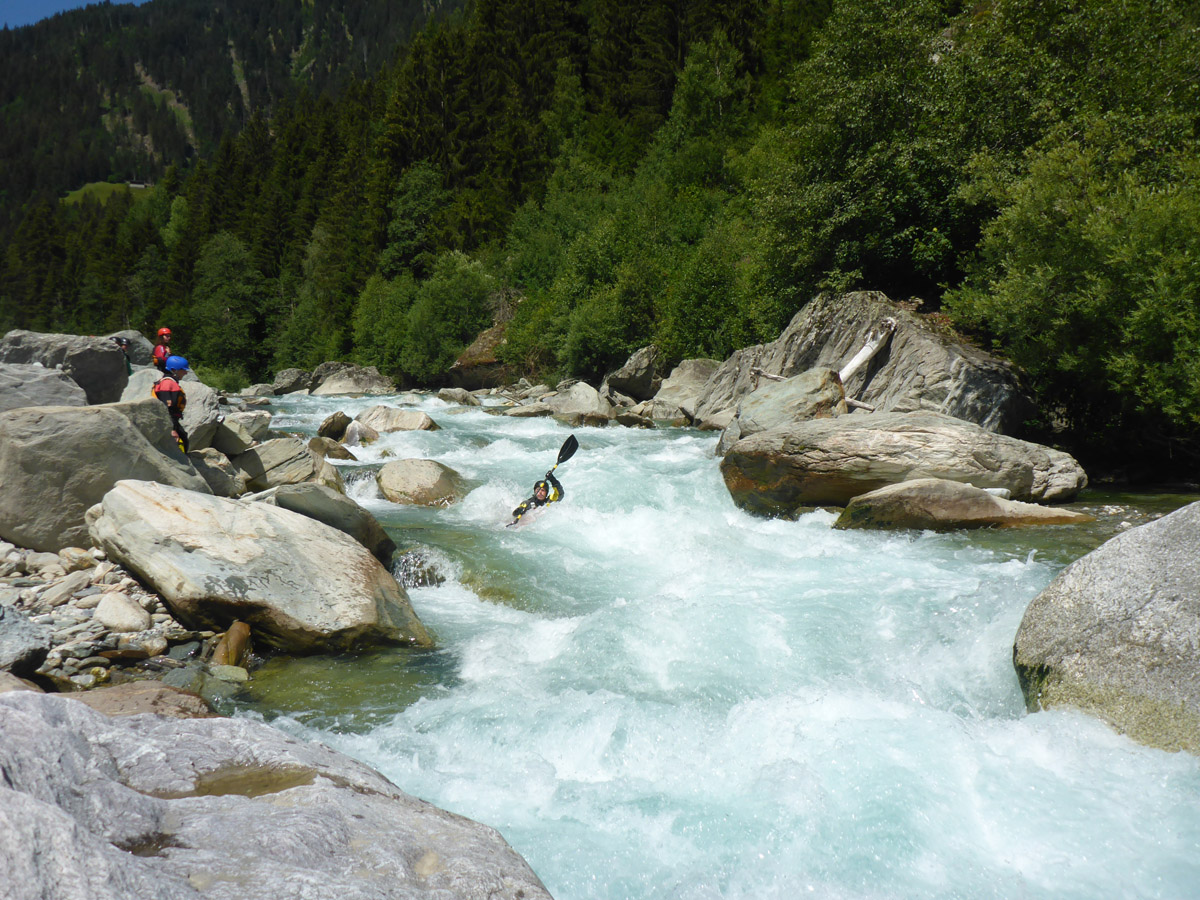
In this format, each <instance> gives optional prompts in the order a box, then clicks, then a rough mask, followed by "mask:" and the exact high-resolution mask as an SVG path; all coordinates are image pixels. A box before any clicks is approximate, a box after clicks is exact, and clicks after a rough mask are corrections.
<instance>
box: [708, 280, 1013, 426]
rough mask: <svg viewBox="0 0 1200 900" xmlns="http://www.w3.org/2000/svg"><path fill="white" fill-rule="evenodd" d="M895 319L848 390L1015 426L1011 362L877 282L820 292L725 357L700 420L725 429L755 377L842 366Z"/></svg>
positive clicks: (886, 408)
mask: <svg viewBox="0 0 1200 900" xmlns="http://www.w3.org/2000/svg"><path fill="white" fill-rule="evenodd" d="M887 319H892V320H894V321H895V323H896V327H895V330H894V332H893V333H892V336H891V338H890V341H889V343H888V344H887V345H886V346H885V347H884V348H883V349H882V350H881V351H880V352H879V353H878V355H876V356H875V357H874V358H873V359H872V360H871V362H870V363H869V364H868V365H866V366H864V367H862V368H860V369H859V370H858V371H857V372H856V373H855V374H854V375H852V376H851V377H850V380H849V383H848V384H846V385H845V389H846V396H847V397H849V398H853V399H855V400H859V401H862V402H864V403H867V404H869V405H870V406H872V407H874V408H875V410H876V411H878V412H911V411H916V410H928V411H931V412H939V413H942V414H943V415H948V416H953V417H955V418H959V419H964V420H966V421H968V422H974V423H975V424H977V425H979V426H980V427H982V428H985V429H987V430H988V431H996V432H1000V433H1012V432H1014V431H1016V430H1017V429H1019V427H1020V425H1021V423H1022V422H1023V421H1024V419H1025V418H1026V415H1027V411H1028V409H1029V401H1028V398H1027V397H1026V395H1025V393H1024V392H1023V390H1022V389H1021V387H1020V385H1019V382H1018V379H1017V376H1016V374H1015V372H1014V371H1013V369H1012V368H1011V366H1009V365H1008V364H1006V363H1004V362H1002V361H1000V360H998V359H996V358H995V357H993V356H990V355H989V354H987V353H984V352H982V351H980V350H977V349H975V348H974V347H971V346H969V345H967V344H964V343H962V342H961V341H958V340H956V339H954V338H952V337H948V336H945V335H943V334H940V333H938V332H936V331H933V330H932V329H931V328H930V327H929V326H927V325H926V323H925V322H924V321H923V320H922V319H921V318H920V317H919V316H916V315H914V314H913V313H911V312H908V311H907V310H905V309H902V308H901V307H899V306H896V305H895V304H893V303H892V302H891V301H890V300H888V298H887V297H886V296H885V295H883V294H881V293H879V292H877V291H864V292H859V293H852V294H842V295H840V296H834V295H831V294H822V295H820V296H819V297H817V298H816V299H814V300H813V301H812V302H811V303H809V304H808V305H806V306H805V307H804V308H803V309H802V310H800V312H798V313H797V314H796V315H795V317H794V318H793V319H792V321H791V323H790V324H789V325H788V327H787V328H786V329H784V331H783V333H782V334H780V336H779V338H778V339H776V340H775V341H774V342H772V343H770V344H759V345H757V346H754V347H747V348H745V349H743V350H739V351H737V352H736V353H734V354H733V356H731V357H730V358H729V359H728V360H726V361H725V362H724V363H723V364H722V365H721V368H720V369H719V370H718V371H717V372H715V373H714V374H713V376H712V378H711V379H710V381H709V382H708V384H707V385H706V387H705V389H704V393H703V395H702V396H701V397H700V399H699V400H698V402H697V406H696V411H695V418H696V424H697V425H699V426H700V427H702V428H724V427H725V426H726V425H728V424H729V422H730V420H731V419H732V417H733V414H734V411H735V410H736V408H737V404H738V401H740V400H741V398H742V397H744V396H745V395H746V394H749V393H750V392H751V391H752V390H753V389H754V386H755V383H756V382H757V380H758V377H757V376H756V375H755V373H754V369H756V368H757V369H761V370H762V371H764V372H766V373H768V374H770V375H782V376H784V377H785V378H786V377H790V376H792V375H796V374H798V373H800V372H803V371H805V370H806V369H812V368H816V367H824V368H829V369H834V370H840V369H841V368H842V366H844V365H845V364H846V363H847V362H848V361H849V360H850V359H851V358H852V357H853V356H854V355H855V354H856V353H857V351H858V350H859V349H861V348H862V346H863V345H864V344H865V343H866V342H867V340H868V338H869V337H870V336H872V335H873V334H877V333H878V331H879V329H880V327H881V326H882V325H883V323H884V321H885V320H887Z"/></svg>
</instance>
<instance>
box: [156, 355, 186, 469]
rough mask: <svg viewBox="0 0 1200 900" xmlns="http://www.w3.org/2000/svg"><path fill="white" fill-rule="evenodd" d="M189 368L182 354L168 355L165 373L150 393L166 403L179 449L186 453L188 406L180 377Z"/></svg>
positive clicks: (164, 368)
mask: <svg viewBox="0 0 1200 900" xmlns="http://www.w3.org/2000/svg"><path fill="white" fill-rule="evenodd" d="M187 370H188V361H187V360H186V359H184V358H183V357H182V356H168V357H167V358H166V359H165V360H164V361H163V371H164V372H165V374H164V375H163V377H162V378H160V379H159V380H158V381H156V382H154V385H153V386H152V387H151V388H150V393H152V394H153V395H154V396H155V397H157V398H158V399H159V400H161V401H162V402H163V403H165V404H166V406H167V412H168V413H169V414H170V416H171V424H172V425H173V426H174V431H172V432H171V434H172V436H173V437H174V438H175V439H176V440H177V441H179V449H180V450H182V451H183V452H184V453H187V450H188V435H187V432H186V431H184V430H183V411H184V409H185V408H186V407H187V395H186V394H184V392H183V386H182V385H181V384H180V383H179V379H181V378H183V376H184V373H186V372H187Z"/></svg>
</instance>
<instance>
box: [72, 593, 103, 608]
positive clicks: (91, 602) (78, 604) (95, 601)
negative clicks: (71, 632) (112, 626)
mask: <svg viewBox="0 0 1200 900" xmlns="http://www.w3.org/2000/svg"><path fill="white" fill-rule="evenodd" d="M103 596H104V595H103V594H99V593H96V594H88V595H87V596H86V597H82V598H80V599H79V600H76V601H75V602H74V603H72V604H71V605H72V606H74V607H75V608H76V609H95V608H96V607H97V606H99V605H100V599H101V598H102V597H103Z"/></svg>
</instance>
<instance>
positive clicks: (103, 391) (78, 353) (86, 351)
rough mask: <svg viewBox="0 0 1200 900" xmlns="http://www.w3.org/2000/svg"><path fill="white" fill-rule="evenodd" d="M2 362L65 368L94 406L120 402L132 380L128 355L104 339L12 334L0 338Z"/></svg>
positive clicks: (0, 357)
mask: <svg viewBox="0 0 1200 900" xmlns="http://www.w3.org/2000/svg"><path fill="white" fill-rule="evenodd" d="M0 362H4V363H26V364H29V363H41V364H42V365H43V366H45V367H46V368H48V369H53V368H54V367H56V366H61V367H62V370H63V373H64V374H66V375H67V376H68V377H70V378H71V380H72V381H74V382H75V383H76V384H77V385H79V386H80V387H81V388H83V391H84V393H85V394H87V398H88V403H93V404H94V403H115V402H116V401H118V400H120V399H121V392H122V391H123V390H125V383H126V381H127V380H128V375H126V373H125V354H123V353H122V352H121V348H119V347H118V346H117V345H116V344H115V343H113V342H112V341H110V340H109V339H108V338H102V337H80V336H79V335H75V334H39V333H37V332H33V331H10V332H8V334H6V335H5V336H4V337H3V338H0Z"/></svg>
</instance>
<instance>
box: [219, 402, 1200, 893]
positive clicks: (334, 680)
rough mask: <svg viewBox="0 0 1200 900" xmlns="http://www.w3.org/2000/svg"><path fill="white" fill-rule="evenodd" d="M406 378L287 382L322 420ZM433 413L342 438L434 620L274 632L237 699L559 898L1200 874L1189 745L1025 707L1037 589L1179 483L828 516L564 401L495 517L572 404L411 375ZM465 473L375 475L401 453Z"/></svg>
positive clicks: (995, 887)
mask: <svg viewBox="0 0 1200 900" xmlns="http://www.w3.org/2000/svg"><path fill="white" fill-rule="evenodd" d="M378 402H398V401H397V400H396V398H361V399H347V398H318V397H312V398H310V397H283V398H277V400H276V405H275V406H274V411H275V413H276V419H275V425H274V427H275V428H277V429H281V430H291V431H297V432H302V433H305V434H313V433H315V430H316V427H317V425H318V424H319V423H320V422H321V420H322V419H323V418H324V417H325V416H326V415H328V414H329V413H331V412H333V411H335V410H338V409H341V410H345V411H346V412H348V413H349V414H350V415H351V416H353V415H354V414H356V413H357V412H359V411H361V410H362V409H365V408H366V407H368V406H371V405H373V404H375V403H378ZM419 406H420V408H421V409H423V410H425V411H426V412H428V413H429V414H430V415H431V416H432V417H433V419H434V420H435V421H436V422H437V423H438V424H439V425H440V426H441V430H439V431H435V432H408V433H400V434H391V435H384V436H383V438H382V439H381V440H380V441H378V442H377V443H375V444H373V445H371V446H370V447H369V448H361V449H359V448H356V451H355V452H356V453H359V456H360V460H359V462H357V463H340V464H339V466H340V470H341V472H342V475H343V477H344V478H345V480H346V482H347V486H348V487H347V490H348V493H349V494H350V495H351V496H353V497H354V498H355V499H356V500H358V501H359V502H360V503H362V504H363V505H364V506H366V507H367V508H368V509H370V510H371V511H372V512H373V513H374V514H375V515H376V516H377V517H378V518H379V519H380V521H381V522H382V523H383V524H384V525H385V526H386V527H387V528H388V531H389V532H390V533H391V535H392V536H393V538H394V539H395V540H396V542H397V544H398V545H399V546H400V547H401V548H402V549H404V550H406V551H410V552H409V554H408V557H407V559H406V565H405V566H404V568H403V569H402V570H401V571H399V575H400V576H401V577H402V578H404V579H405V580H406V581H407V583H408V584H410V585H412V586H410V587H409V589H408V590H409V596H410V598H411V600H412V605H413V607H414V609H415V610H416V612H417V614H418V616H420V618H421V620H422V621H423V622H424V623H425V625H426V626H427V627H428V628H429V629H430V631H431V632H432V633H433V634H434V635H435V637H436V639H437V648H436V649H435V650H432V651H427V652H418V653H413V652H410V651H404V650H380V651H374V652H371V653H368V654H366V655H360V656H353V657H350V656H347V657H337V658H330V657H315V658H308V659H300V660H284V659H276V660H271V661H269V662H267V663H266V664H265V665H264V666H263V667H262V668H260V669H259V670H257V671H256V672H255V673H254V675H253V679H252V681H251V683H250V686H249V688H248V689H247V691H246V693H244V694H243V695H242V696H240V697H239V698H237V699H236V700H235V701H233V704H232V710H233V711H236V713H237V714H238V715H247V716H255V717H262V718H265V719H267V720H269V721H272V722H274V723H275V724H276V725H278V726H280V727H282V728H284V729H285V730H288V731H290V732H291V733H294V734H297V735H301V736H303V737H305V738H310V739H314V740H319V741H322V742H324V743H326V744H328V745H330V746H332V747H334V748H336V749H338V750H341V751H343V752H345V753H347V754H349V755H351V756H354V757H356V758H358V759H360V760H362V761H364V762H366V763H368V764H370V765H371V766H373V767H375V768H377V769H378V770H379V771H381V772H382V773H383V774H385V775H386V776H387V777H388V778H390V779H391V780H392V781H394V782H395V783H396V784H397V785H399V786H400V787H401V788H402V789H404V790H405V791H407V792H409V793H411V794H413V795H416V796H418V797H421V798H423V799H425V800H428V801H430V802H432V803H434V804H436V805H438V806H441V807H444V808H446V809H449V810H452V811H454V812H457V813H460V814H462V815H465V816H468V817H470V818H472V819H476V820H478V821H481V822H484V823H487V824H489V825H491V826H493V827H495V828H497V829H498V830H499V831H500V832H501V833H502V834H503V835H504V837H505V838H506V839H507V840H508V842H509V843H510V844H511V845H512V846H513V847H514V848H515V849H516V850H517V851H518V852H519V853H520V854H521V855H522V856H524V857H525V859H527V860H528V861H529V863H530V864H531V865H532V866H533V868H534V870H535V871H536V872H537V873H538V875H539V876H540V877H541V879H542V880H543V882H544V883H545V884H546V886H547V888H548V889H549V890H550V892H551V893H552V894H553V895H554V896H555V897H556V898H557V900H592V898H611V900H668V898H669V900H718V898H720V900H772V898H779V900H791V898H799V897H815V898H893V897H906V898H959V897H961V898H986V897H995V898H1016V897H1019V898H1055V900H1062V898H1111V897H1161V898H1185V897H1200V759H1197V758H1196V757H1194V756H1190V755H1188V754H1183V753H1164V752H1161V751H1158V750H1152V749H1148V748H1146V747H1142V746H1140V745H1138V744H1136V743H1134V742H1133V741H1131V740H1129V739H1128V738H1126V737H1123V736H1122V735H1119V734H1117V733H1115V732H1113V731H1112V730H1111V729H1109V728H1108V727H1107V726H1106V725H1105V724H1104V723H1102V722H1101V721H1099V720H1097V719H1094V718H1092V717H1089V716H1086V715H1082V714H1080V713H1077V712H1071V711H1049V712H1038V713H1035V714H1029V713H1027V712H1026V710H1025V705H1024V702H1023V700H1022V697H1021V692H1020V689H1019V687H1018V684H1017V678H1016V675H1015V673H1014V670H1013V666H1012V643H1013V637H1014V635H1015V634H1016V631H1017V626H1018V624H1019V623H1020V620H1021V616H1022V614H1023V612H1024V610H1025V607H1026V606H1027V605H1028V604H1029V601H1030V600H1032V599H1033V597H1034V596H1035V595H1036V594H1037V593H1038V592H1039V591H1040V590H1041V589H1042V588H1044V587H1045V586H1046V585H1047V584H1049V582H1050V581H1051V580H1052V579H1053V578H1054V576H1055V575H1056V574H1057V573H1058V572H1059V571H1061V570H1062V568H1063V567H1064V566H1065V565H1067V564H1068V563H1069V562H1071V561H1072V560H1074V559H1075V558H1077V557H1078V556H1080V555H1082V554H1083V553H1085V552H1087V551H1088V550H1090V549H1092V548H1094V547H1095V546H1097V545H1098V544H1099V543H1100V542H1102V541H1103V540H1105V539H1106V538H1107V537H1109V536H1111V535H1112V534H1115V533H1117V532H1118V531H1119V530H1120V529H1122V528H1125V527H1129V526H1130V525H1136V524H1139V523H1140V522H1143V521H1146V520H1147V518H1148V517H1150V516H1153V515H1155V514H1157V513H1160V512H1165V511H1168V510H1170V509H1173V508H1175V507H1177V506H1180V505H1182V504H1183V503H1185V502H1187V501H1189V500H1194V499H1197V498H1195V497H1140V498H1136V502H1135V501H1134V500H1133V499H1131V498H1128V497H1122V496H1119V495H1102V494H1090V495H1085V496H1084V497H1083V498H1082V502H1081V503H1080V504H1077V505H1076V507H1077V508H1084V509H1087V510H1088V511H1090V512H1092V513H1093V514H1095V515H1096V516H1097V519H1098V520H1097V522H1096V523H1095V525H1093V526H1086V527H1077V528H1071V529H1064V528H1062V527H1059V528H1037V529H1021V530H1006V531H988V532H970V533H958V534H950V535H936V534H932V533H915V532H906V533H870V532H840V531H834V530H833V529H832V524H833V521H834V518H835V516H834V514H833V513H830V512H827V511H814V512H811V513H808V514H806V515H803V516H801V517H800V518H799V519H798V520H796V521H780V520H767V519H761V518H755V517H752V516H750V515H747V514H746V513H743V512H741V511H740V510H738V509H737V508H736V507H735V506H734V505H733V502H732V501H731V500H730V498H729V494H728V492H727V491H726V490H725V488H724V485H723V484H722V481H721V477H720V472H719V470H718V467H717V460H716V458H715V457H714V455H713V450H714V448H715V446H716V441H717V436H716V435H715V434H712V433H701V432H698V431H694V430H689V429H656V430H639V429H626V428H620V427H612V428H581V429H576V430H575V431H574V433H575V434H576V436H577V437H578V439H579V444H580V448H579V451H578V452H577V453H576V455H575V456H574V457H573V458H572V459H570V460H568V461H567V462H565V463H564V464H563V465H562V466H560V467H559V469H558V470H557V472H556V475H557V476H558V477H559V478H560V480H561V482H562V484H563V486H564V488H565V492H566V495H565V498H564V500H563V501H562V502H561V503H558V504H554V505H552V506H551V507H549V508H547V510H546V511H545V512H544V514H542V515H541V516H540V517H539V518H538V519H537V520H536V521H534V522H532V523H531V524H529V525H526V526H523V527H521V528H516V529H507V528H505V527H504V526H505V523H506V522H508V520H509V514H510V511H511V510H512V508H513V507H514V506H515V505H516V504H517V503H518V502H519V501H520V500H521V499H523V498H524V497H526V496H528V495H529V493H530V489H531V486H532V484H533V482H534V481H535V480H536V479H538V478H540V477H541V476H542V475H543V473H544V472H545V471H546V470H547V469H548V468H549V467H550V466H551V465H552V464H553V463H554V461H555V457H556V454H557V452H558V449H559V447H560V446H561V444H562V443H563V441H564V440H565V439H566V438H567V436H568V435H569V434H571V433H572V431H571V430H570V429H567V428H566V427H565V426H562V425H560V424H558V423H556V422H554V421H553V420H550V419H513V418H506V417H502V416H497V415H494V414H492V413H489V412H487V411H486V410H484V409H462V408H459V407H456V406H451V405H448V404H445V403H443V402H441V401H439V400H437V399H436V398H434V397H432V396H428V395H424V396H422V398H421V399H420V401H419ZM409 457H423V458H430V459H436V460H438V461H440V462H442V463H445V464H446V465H448V466H450V467H452V468H454V469H455V470H457V471H458V472H459V473H460V474H462V475H463V476H464V477H465V478H466V479H467V481H468V483H469V484H470V485H471V486H472V490H471V492H470V494H469V495H468V496H467V497H466V499H465V500H463V501H462V502H460V503H458V504H457V505H454V506H452V507H449V508H446V509H436V510H429V509H415V508H406V507H400V506H397V505H394V504H391V503H389V502H388V501H386V500H384V499H382V497H381V496H380V495H379V493H378V491H377V489H376V487H375V483H374V477H373V476H374V472H375V471H376V470H377V469H378V468H379V466H380V465H381V464H382V463H383V462H385V461H386V460H387V459H388V458H397V459H400V458H409Z"/></svg>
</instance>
